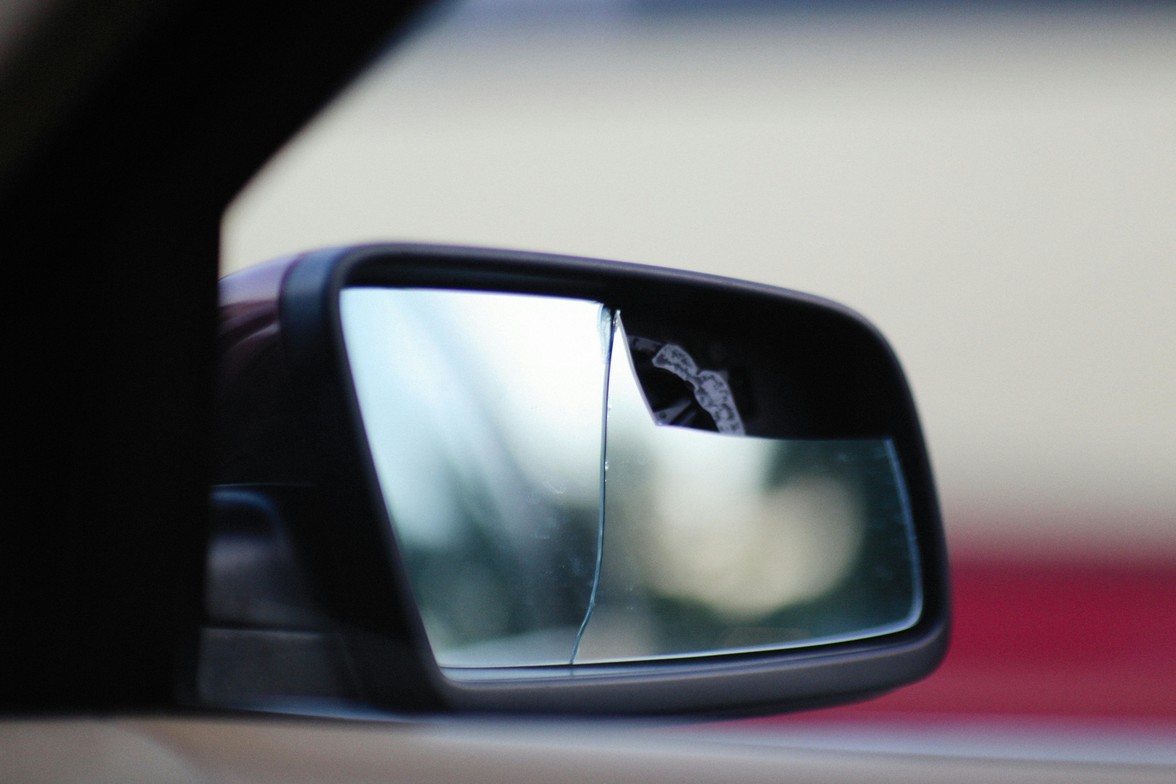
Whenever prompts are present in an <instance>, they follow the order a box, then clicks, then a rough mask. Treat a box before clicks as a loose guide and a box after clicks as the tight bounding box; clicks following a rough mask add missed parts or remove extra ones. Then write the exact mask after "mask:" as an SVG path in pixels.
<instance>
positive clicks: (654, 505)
mask: <svg viewBox="0 0 1176 784" xmlns="http://www.w3.org/2000/svg"><path fill="white" fill-rule="evenodd" d="M342 314H343V324H344V335H345V340H346V344H347V350H348V356H349V360H350V362H351V365H352V371H353V374H354V377H355V383H356V390H357V394H358V398H359V402H360V408H361V411H362V415H363V420H364V425H365V428H366V431H367V436H368V441H369V443H370V446H371V450H372V456H373V461H374V463H375V467H376V471H377V473H378V475H379V479H380V483H381V487H382V490H383V493H384V496H385V500H386V503H387V505H388V509H389V513H390V517H391V519H392V521H393V525H394V527H395V531H396V536H397V540H398V542H399V544H400V549H401V552H402V557H403V560H404V564H405V568H406V570H407V572H408V576H409V579H410V582H411V584H412V588H413V591H414V594H415V598H416V600H417V602H418V605H419V607H420V610H421V615H422V618H423V620H424V625H425V629H426V633H427V634H428V637H429V642H430V645H431V646H432V648H433V651H434V654H435V656H436V657H437V660H438V662H439V664H441V665H442V666H444V667H447V668H462V667H487V666H523V665H567V664H568V663H575V664H586V663H598V662H617V661H632V660H640V659H647V658H663V657H683V656H695V655H705V654H714V653H727V652H734V651H756V650H772V649H778V648H786V647H798V646H805V645H813V644H817V643H821V642H829V641H837V640H849V639H856V638H862V637H867V636H872V635H876V634H881V633H885V632H890V631H897V630H900V629H903V628H907V627H909V626H910V625H912V624H913V623H914V622H915V621H916V620H917V618H918V615H919V611H920V608H921V597H920V596H919V594H918V584H919V581H918V571H917V570H918V564H917V560H916V556H915V548H914V542H913V533H912V525H911V519H910V512H909V509H908V507H907V504H906V499H905V493H904V489H903V483H902V478H901V472H900V470H899V465H898V459H897V456H896V452H895V450H894V448H893V445H892V444H891V443H890V442H889V441H888V440H886V439H852V440H847V439H837V440H795V439H772V438H760V437H748V436H745V435H740V433H741V432H742V428H743V426H742V421H743V417H742V413H741V407H742V406H743V402H742V401H741V400H740V399H739V394H738V393H737V392H735V391H733V388H732V386H731V385H730V384H728V383H727V379H728V377H730V376H731V375H732V373H736V374H744V375H746V374H748V373H754V372H755V368H737V369H732V368H712V367H706V366H705V362H704V361H700V360H699V359H698V358H697V357H695V356H694V355H693V354H691V352H690V350H689V349H688V348H687V347H686V346H684V345H678V344H676V343H673V342H672V341H671V342H666V341H664V340H663V341H662V342H660V343H659V342H656V341H652V340H648V339H645V338H642V337H640V336H634V335H628V334H626V333H625V331H624V328H623V325H622V322H623V314H618V313H614V312H612V311H610V310H609V309H608V308H606V307H604V306H602V305H601V304H600V303H595V302H587V301H580V300H570V299H561V298H552V297H534V296H521V295H510V294H495V293H484V292H464V291H436V290H419V289H403V290H398V289H376V288H370V289H369V288H355V289H348V290H346V291H345V292H344V293H343V300H342ZM661 332H662V333H666V332H672V330H661ZM606 396H607V400H606ZM760 405H763V403H762V402H761V403H760ZM606 412H607V413H606ZM666 423H673V424H666Z"/></svg>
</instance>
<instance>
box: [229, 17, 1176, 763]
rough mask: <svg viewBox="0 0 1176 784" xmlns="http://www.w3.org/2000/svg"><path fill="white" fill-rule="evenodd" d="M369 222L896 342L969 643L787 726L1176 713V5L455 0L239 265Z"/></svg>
mask: <svg viewBox="0 0 1176 784" xmlns="http://www.w3.org/2000/svg"><path fill="white" fill-rule="evenodd" d="M375 240H418V241H430V242H445V243H459V244H471V245H487V246H499V247H507V248H518V249H527V250H538V251H549V252H558V253H569V254H575V255H582V256H594V257H601V258H609V259H619V260H625V261H635V262H643V263H649V264H657V265H663V266H672V267H681V268H687V269H693V270H701V271H706V272H711V273H717V274H722V275H730V276H734V277H740V278H748V279H752V280H757V281H762V282H767V283H771V284H775V285H779V286H784V287H788V288H794V289H800V290H803V291H808V292H813V293H817V294H820V295H823V296H826V297H829V298H831V299H834V300H838V301H840V302H842V303H844V304H847V305H849V306H850V307H853V308H854V309H856V310H858V311H860V312H861V313H863V314H864V315H865V316H866V317H868V318H869V319H871V320H872V321H874V322H875V323H876V324H877V325H878V326H879V328H880V329H881V330H882V332H883V333H884V334H886V335H887V337H888V338H889V339H890V340H891V341H892V343H893V344H894V346H895V348H896V350H897V352H898V354H899V357H900V358H901V360H902V361H903V364H904V366H905V368H906V370H907V372H908V375H909V377H910V381H911V384H912V386H913V388H914V392H915V395H916V398H917V400H918V402H919V405H920V410H921V413H922V416H923V422H924V427H925V430H926V434H927V438H928V441H929V444H930V450H931V456H932V460H933V463H934V465H935V467H936V473H937V478H938V481H939V484H940V490H941V495H942V501H943V506H944V512H945V518H946V525H947V531H948V538H949V547H950V550H951V556H952V561H953V569H954V575H953V582H954V591H955V602H956V629H955V635H954V643H953V647H952V650H951V653H950V654H949V657H948V660H947V662H946V663H945V664H944V666H943V667H942V669H941V670H940V671H939V672H938V673H937V674H935V675H934V676H932V677H931V678H929V679H928V680H926V681H924V682H923V683H921V684H918V685H916V686H913V687H910V688H907V689H903V690H900V691H898V692H896V693H894V694H892V695H889V696H885V697H882V698H880V699H878V700H875V701H872V702H869V703H864V704H863V705H861V706H856V707H852V708H843V709H835V710H830V711H823V712H816V713H811V714H805V715H802V716H799V717H793V718H786V719H774V720H771V722H769V724H770V726H771V727H772V728H773V731H776V732H783V731H785V730H787V729H788V728H789V727H791V728H793V730H791V731H799V730H796V729H795V728H796V727H799V726H803V727H812V726H814V725H819V724H820V723H821V722H841V723H845V722H858V723H859V724H860V725H862V726H881V725H880V724H878V723H885V726H891V725H892V724H893V722H895V721H900V720H901V721H906V722H908V723H909V722H915V723H918V722H924V724H925V726H927V727H932V726H934V727H937V728H940V730H942V727H944V726H954V725H951V724H948V725H944V724H943V722H942V719H943V717H956V718H958V719H962V718H966V719H968V720H969V721H973V722H975V721H976V720H980V719H982V720H987V719H989V718H991V719H992V720H994V721H1000V722H1004V724H1003V725H1002V726H1006V727H1016V726H1018V725H1016V724H1015V722H1016V721H1020V720H1023V719H1025V718H1026V717H1029V718H1033V719H1034V720H1035V721H1036V720H1040V719H1045V718H1048V719H1049V720H1050V721H1051V722H1053V725H1054V726H1071V725H1076V724H1081V725H1082V726H1095V725H1097V726H1101V727H1103V728H1104V729H1106V728H1107V727H1110V726H1112V724H1111V723H1113V726H1114V727H1117V728H1122V727H1136V728H1138V727H1154V726H1164V727H1169V728H1170V727H1172V726H1173V725H1176V481H1174V480H1173V477H1176V410H1174V409H1176V307H1173V305H1172V299H1173V297H1174V296H1176V9H1174V8H1172V7H1170V6H1168V5H1166V4H1147V3H1141V4H1127V3H1115V4H1111V3H1107V4H1101V3H1094V2H1089V3H1060V2H1058V3H1027V4H1022V3H1011V2H1009V3H979V2H970V3H964V2H919V3H914V2H906V3H903V2H900V3H881V2H832V0H829V1H828V2H799V1H798V2H780V3H771V2H722V3H720V2H706V1H705V0H696V1H695V2H668V1H663V2H657V1H654V0H649V1H647V2H638V1H632V2H622V1H621V0H614V1H612V2H609V1H607V0H601V1H600V2H572V1H571V0H564V1H563V2H552V1H551V0H546V1H545V2H539V0H534V1H533V2H524V0H472V1H471V2H466V3H449V4H444V5H442V6H441V7H440V8H439V9H438V10H437V11H435V12H433V13H431V14H430V15H428V16H427V17H426V18H425V19H424V20H423V21H422V23H421V24H420V25H419V27H418V29H417V31H416V32H415V34H414V35H413V36H412V37H411V38H410V40H409V41H408V42H406V43H405V44H403V45H401V46H398V47H396V48H395V50H394V51H392V52H391V53H390V54H389V55H388V56H386V57H384V58H382V59H380V60H378V61H377V62H376V63H374V64H373V66H372V67H371V68H370V69H369V70H368V71H367V72H366V73H365V74H364V75H363V76H362V78H360V79H359V80H358V81H357V82H356V83H355V84H354V85H352V87H351V88H350V89H349V90H347V91H346V92H345V93H344V94H342V95H341V96H340V97H339V98H338V100H337V101H336V102H335V103H334V104H333V105H332V106H330V107H329V108H328V109H326V110H325V111H324V112H323V113H322V115H321V116H320V117H319V118H318V119H317V120H316V121H315V122H314V123H312V124H311V125H310V126H309V127H307V128H306V129H305V130H304V131H303V132H302V133H301V134H300V135H299V136H298V137H297V138H296V139H294V140H293V141H292V142H291V143H290V144H289V145H288V146H287V147H286V148H285V149H284V150H283V151H282V152H281V153H280V154H279V155H278V156H277V157H275V158H274V160H273V161H271V163H270V165H269V166H268V167H267V168H266V169H264V170H263V171H262V172H261V173H260V174H259V175H258V177H257V178H256V179H255V180H254V182H253V183H252V184H251V185H249V186H248V187H247V189H246V190H245V191H244V192H243V193H242V194H241V195H240V197H239V198H238V199H237V201H236V202H235V203H234V204H233V206H232V207H231V208H230V210H229V212H228V213H227V214H226V217H225V222H224V232H223V262H222V265H223V271H224V272H229V271H232V270H235V269H239V268H242V267H245V266H248V265H250V264H253V263H256V262H259V261H263V260H266V259H268V258H272V257H275V256H280V255H284V254H287V253H290V252H294V251H298V250H304V249H308V248H313V247H318V246H323V245H331V244H348V243H355V242H363V241H375ZM1018 717H1020V718H1018ZM871 722H875V724H874V725H871V724H870V723H871ZM1009 722H1014V723H1013V724H1010V723H1009ZM1106 731H1108V732H1109V731H1110V730H1106ZM1015 734H1018V735H1020V736H1021V737H1023V736H1024V734H1023V733H1020V732H1019V731H1018V732H1017V733H1015ZM1167 737H1168V738H1169V740H1168V741H1167V743H1168V744H1169V747H1168V748H1169V749H1171V740H1170V738H1171V737H1172V736H1171V735H1168V736H1167ZM1010 742H1013V741H1012V740H1010Z"/></svg>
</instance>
